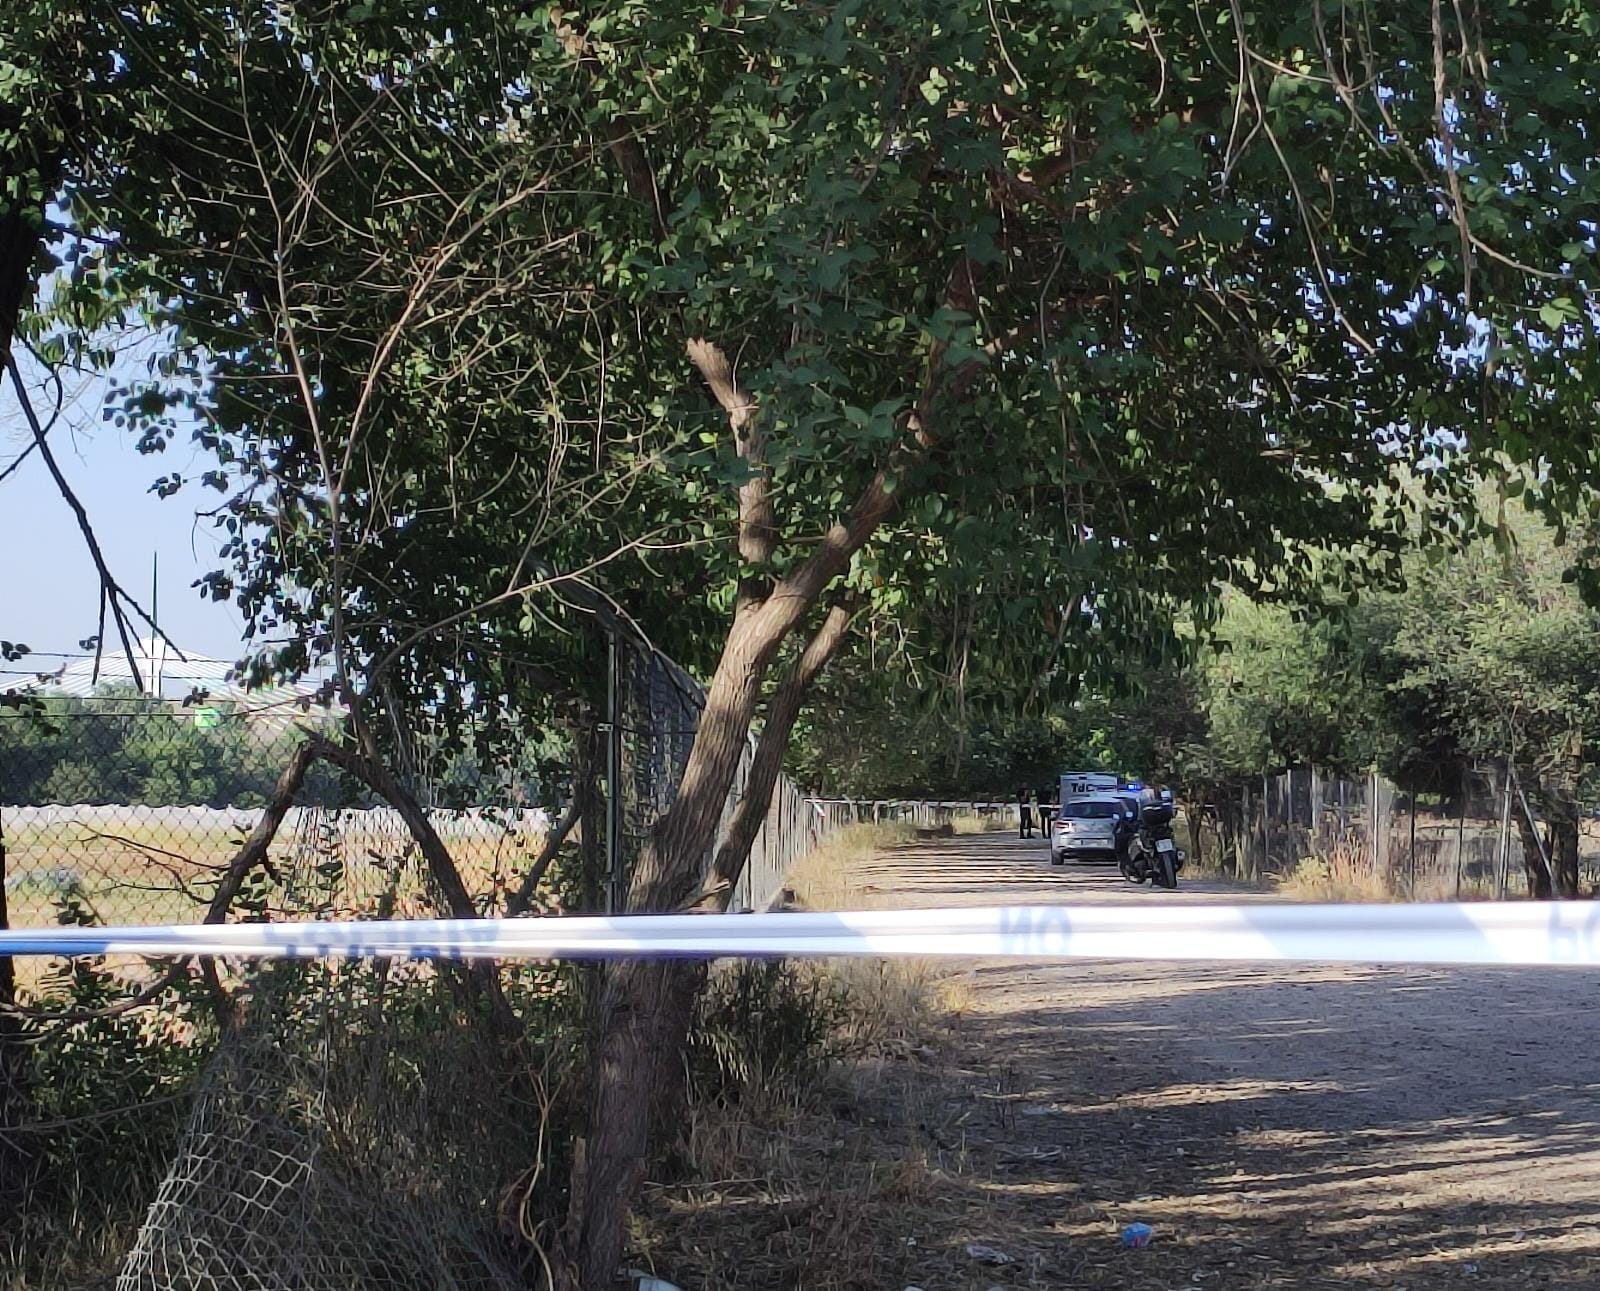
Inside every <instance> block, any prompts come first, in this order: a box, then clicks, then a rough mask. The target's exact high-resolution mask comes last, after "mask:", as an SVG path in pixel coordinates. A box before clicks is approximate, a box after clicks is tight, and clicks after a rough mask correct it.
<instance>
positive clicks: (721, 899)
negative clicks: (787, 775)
mask: <svg viewBox="0 0 1600 1291" xmlns="http://www.w3.org/2000/svg"><path fill="white" fill-rule="evenodd" d="M855 612H856V606H855V604H853V603H846V604H839V605H835V606H832V607H831V608H830V609H829V610H828V614H827V617H826V618H824V619H823V621H822V626H821V627H820V628H818V629H817V633H816V635H815V636H814V637H812V638H811V640H810V641H809V642H808V643H807V645H806V648H805V649H804V650H803V651H802V652H801V654H800V657H799V658H798V659H796V660H795V661H794V663H793V664H792V665H791V666H790V668H789V671H788V673H787V675H786V676H785V677H784V679H783V684H782V685H780V686H779V687H778V693H777V694H776V695H774V696H773V697H772V705H771V707H770V708H768V710H767V723H766V725H765V726H763V727H762V728H761V735H760V737H759V738H758V739H757V741H756V752H755V757H754V758H753V759H752V760H751V763H750V775H749V777H748V779H746V781H745V786H744V793H743V794H741V795H740V797H739V805H738V806H737V807H736V808H735V809H734V815H733V821H732V822H731V823H730V824H729V826H728V834H727V837H726V838H724V839H723V841H722V845H721V846H720V847H719V848H718V849H717V856H716V860H715V861H714V862H713V863H712V867H711V874H710V876H709V878H708V880H707V883H706V890H705V894H704V896H703V897H702V898H701V899H700V900H699V901H698V902H696V908H697V909H711V910H715V911H718V912H720V911H723V910H726V909H727V908H728V903H729V901H730V900H732V898H733V889H734V885H735V884H736V883H737V882H738V881H739V875H740V873H741V872H742V871H743V870H744V866H745V861H746V860H748V859H749V856H750V848H751V847H752V846H753V845H754V843H755V841H756V835H758V834H759V833H760V832H761V826H762V825H763V824H764V823H765V822H766V819H767V811H768V809H769V808H770V807H771V806H772V791H773V789H774V788H776V786H777V783H778V775H779V773H780V772H781V771H782V770H783V754H784V750H785V749H787V748H788V746H789V733H790V732H791V731H792V730H793V729H794V723H795V719H796V718H797V717H799V716H800V710H801V708H802V707H804V705H805V700H806V695H807V694H808V693H809V692H810V690H811V684H812V682H814V681H815V680H816V679H817V676H818V674H819V673H821V672H822V670H823V669H824V668H825V667H827V665H828V661H829V660H830V659H832V658H833V656H834V654H835V653H836V652H837V651H838V649H839V646H840V645H841V644H842V643H843V641H844V639H845V634H846V631H847V629H848V628H849V626H850V620H851V619H852V618H853V617H854V615H855Z"/></svg>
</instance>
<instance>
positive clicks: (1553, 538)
mask: <svg viewBox="0 0 1600 1291" xmlns="http://www.w3.org/2000/svg"><path fill="white" fill-rule="evenodd" d="M1489 492H1490V495H1491V498H1492V497H1493V496H1494V494H1495V491H1494V490H1490V491H1489ZM1499 500H1500V503H1501V523H1500V525H1499V527H1497V528H1496V529H1495V530H1494V531H1493V536H1492V538H1483V539H1479V540H1478V541H1476V542H1474V543H1472V544H1471V545H1469V546H1468V547H1467V548H1466V549H1465V550H1464V551H1462V552H1459V553H1457V554H1454V555H1451V556H1447V557H1443V558H1438V559H1434V560H1431V561H1430V560H1427V559H1425V558H1424V557H1423V556H1422V555H1420V554H1419V555H1418V556H1417V557H1416V558H1415V559H1414V562H1413V564H1414V567H1413V575H1412V577H1411V578H1410V579H1409V581H1408V586H1407V590H1406V591H1405V592H1404V593H1403V594H1400V595H1397V596H1392V597H1388V598H1382V599H1380V601H1379V602H1378V603H1377V604H1376V605H1375V606H1374V607H1373V610H1372V611H1371V613H1372V615H1373V617H1374V619H1375V620H1376V623H1375V627H1376V631H1375V632H1374V636H1375V638H1376V639H1378V640H1379V641H1380V642H1381V643H1382V647H1383V649H1384V650H1385V652H1386V654H1387V656H1388V658H1389V660H1390V668H1391V672H1392V680H1391V681H1390V683H1389V691H1390V693H1391V694H1392V695H1393V696H1395V697H1396V699H1398V700H1399V701H1400V707H1399V709H1398V710H1397V712H1398V715H1400V716H1402V717H1403V718H1404V719H1405V721H1406V724H1407V726H1408V727H1409V733H1410V734H1411V743H1412V744H1413V746H1423V747H1427V746H1430V745H1432V746H1437V745H1439V744H1444V745H1445V746H1446V747H1448V748H1450V749H1452V750H1454V751H1455V752H1456V755H1457V756H1458V757H1459V758H1460V759H1462V760H1463V761H1466V762H1481V763H1488V764H1491V765H1496V766H1498V767H1500V768H1501V769H1502V770H1503V772H1504V773H1505V774H1507V775H1509V776H1511V777H1512V778H1513V780H1514V781H1515V783H1516V784H1517V786H1518V788H1519V789H1520V790H1521V791H1524V792H1526V794H1527V797H1528V801H1529V804H1530V805H1537V806H1540V807H1542V808H1543V814H1544V816H1545V818H1546V819H1547V821H1548V822H1549V840H1548V841H1545V840H1541V839H1539V838H1538V837H1537V836H1536V830H1535V828H1534V825H1533V821H1532V820H1531V819H1530V818H1529V814H1528V807H1526V806H1524V805H1523V804H1522V803H1521V802H1518V803H1517V804H1516V807H1515V811H1514V814H1515V818H1516V819H1517V821H1518V825H1519V828H1520V829H1521V830H1522V833H1523V858H1524V863H1525V865H1526V866H1527V871H1528V889H1529V891H1530V892H1531V893H1533V894H1534V895H1535V896H1542V897H1549V896H1551V895H1552V894H1554V895H1560V896H1564V897H1573V896H1576V895H1578V826H1579V818H1580V815H1581V808H1580V804H1581V803H1582V802H1583V800H1584V799H1585V797H1586V796H1588V794H1590V793H1592V791H1593V775H1594V772H1593V766H1594V755H1593V753H1592V750H1593V748H1594V747H1595V741H1596V740H1597V739H1600V615H1597V614H1596V612H1595V610H1594V608H1593V607H1592V606H1590V605H1588V604H1586V603H1585V602H1584V600H1583V598H1582V597H1581V596H1580V594H1579V591H1578V588H1577V586H1576V585H1575V580H1572V579H1569V578H1568V576H1567V574H1566V566H1567V553H1566V552H1564V551H1562V550H1561V549H1560V547H1559V545H1558V543H1557V536H1558V535H1557V531H1556V530H1555V529H1553V528H1552V527H1550V526H1548V525H1546V524H1544V523H1543V522H1542V521H1540V520H1539V519H1538V518H1537V517H1535V516H1534V515H1531V514H1530V513H1529V512H1528V511H1527V509H1526V508H1525V507H1523V506H1521V505H1520V504H1518V503H1517V502H1515V501H1510V500H1507V499H1506V498H1505V497H1504V494H1501V495H1500V498H1499ZM1574 536H1575V537H1577V538H1580V539H1583V540H1585V541H1587V535H1583V534H1581V533H1576V534H1575V535H1574ZM1552 887H1553V892H1552Z"/></svg>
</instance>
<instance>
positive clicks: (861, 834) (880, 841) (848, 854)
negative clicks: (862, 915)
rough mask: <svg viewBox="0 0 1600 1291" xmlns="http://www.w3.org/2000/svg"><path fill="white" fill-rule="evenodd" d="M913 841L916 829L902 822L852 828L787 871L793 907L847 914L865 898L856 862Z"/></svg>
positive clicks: (834, 837) (863, 881)
mask: <svg viewBox="0 0 1600 1291" xmlns="http://www.w3.org/2000/svg"><path fill="white" fill-rule="evenodd" d="M916 837H917V831H916V827H915V826H913V825H908V824H904V823H901V822H896V823H893V824H880V825H851V826H850V827H849V828H848V829H842V830H840V831H839V832H838V833H837V834H834V835H833V836H832V837H831V838H829V839H828V840H827V841H826V842H825V843H823V844H822V846H820V847H818V848H817V849H816V850H815V851H813V852H812V853H811V854H810V855H809V856H807V857H806V858H805V859H804V860H802V861H801V862H800V863H799V864H798V865H796V866H795V867H794V869H793V870H791V871H790V873H789V882H788V884H787V887H788V890H789V893H790V894H791V895H792V896H793V898H794V902H795V904H797V905H799V906H801V907H803V908H804V909H807V910H848V909H851V908H853V907H855V906H859V905H860V904H861V903H862V902H863V900H864V898H865V895H866V882H865V880H863V879H862V878H861V877H860V876H859V874H858V873H857V871H856V862H859V861H861V860H863V859H865V858H867V857H869V856H873V855H875V854H877V853H878V852H886V851H888V850H890V849H891V848H895V847H904V846H905V845H906V844H908V843H911V842H914V841H915V840H916Z"/></svg>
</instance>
